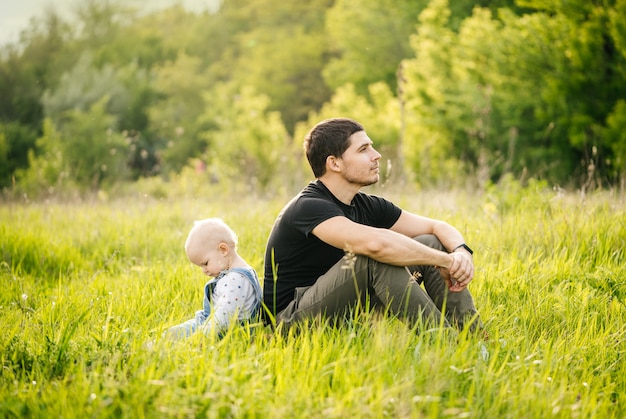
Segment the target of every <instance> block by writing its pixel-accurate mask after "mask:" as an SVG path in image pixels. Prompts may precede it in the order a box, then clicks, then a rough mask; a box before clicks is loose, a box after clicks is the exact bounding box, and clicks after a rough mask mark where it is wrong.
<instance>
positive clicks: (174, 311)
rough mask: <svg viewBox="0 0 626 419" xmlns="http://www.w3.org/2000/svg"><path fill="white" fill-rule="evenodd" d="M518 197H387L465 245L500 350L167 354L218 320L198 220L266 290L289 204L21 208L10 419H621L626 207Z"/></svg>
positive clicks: (6, 277) (390, 343)
mask: <svg viewBox="0 0 626 419" xmlns="http://www.w3.org/2000/svg"><path fill="white" fill-rule="evenodd" d="M513 189H514V188H506V187H504V188H500V189H496V188H493V189H491V190H489V191H487V192H486V193H483V194H467V193H463V192H459V193H450V192H448V193H445V194H444V193H426V192H422V193H419V194H404V195H401V194H396V195H395V196H390V197H391V198H393V199H394V200H395V201H396V202H398V203H400V204H401V205H402V206H403V207H404V208H406V209H409V210H413V211H415V212H418V213H420V214H424V215H427V216H433V217H436V218H443V219H446V220H448V221H449V222H451V223H452V224H454V225H456V226H457V227H459V229H460V230H462V232H463V233H464V234H465V236H466V238H467V240H468V242H469V244H470V245H471V246H472V247H473V248H474V250H475V262H476V266H477V274H476V277H475V280H474V281H473V282H472V284H471V286H470V289H471V290H472V293H473V294H474V296H475V299H476V304H477V307H478V309H479V310H480V312H481V315H482V318H483V321H484V323H485V326H486V330H487V332H488V334H489V338H488V340H485V339H483V336H480V335H478V336H475V335H468V334H467V333H466V332H465V331H462V332H460V333H459V334H458V335H456V334H453V333H450V332H449V331H446V330H442V329H434V330H428V331H424V332H422V333H416V332H415V330H410V329H409V328H408V327H407V326H406V325H405V324H404V323H402V322H401V321H398V320H396V319H392V318H388V317H383V316H380V315H373V314H363V313H362V314H360V315H358V316H355V318H354V319H353V320H352V321H351V322H349V323H347V324H345V325H344V326H342V327H340V328H332V327H329V326H328V325H326V324H325V323H324V322H321V323H320V322H317V323H314V324H310V325H307V327H302V328H300V329H299V330H297V331H290V333H287V334H279V333H273V332H272V331H271V330H270V329H269V328H262V327H258V326H257V327H255V326H252V327H245V328H244V327H238V328H233V329H232V330H230V331H229V332H228V333H227V335H226V337H225V338H224V339H222V340H220V341H215V340H211V339H210V338H205V337H203V336H194V337H192V338H191V339H189V340H187V341H183V342H179V343H174V344H172V343H168V342H165V341H162V340H161V339H160V333H161V331H162V330H163V329H164V328H166V327H167V326H169V325H171V324H176V323H178V322H180V321H182V320H186V319H188V318H190V317H192V316H193V313H194V312H195V310H197V309H199V308H200V307H201V304H202V302H201V301H202V300H201V299H202V296H201V292H202V285H203V284H204V282H205V278H204V277H203V276H202V275H201V273H200V272H199V271H198V270H197V269H194V267H192V266H191V265H190V263H189V262H188V261H187V260H186V258H185V255H184V252H183V249H182V246H183V242H184V239H185V237H186V234H187V232H188V230H189V228H190V226H191V223H192V222H193V220H195V219H199V218H204V217H209V216H219V217H222V218H224V219H225V221H226V222H227V223H229V224H230V225H231V226H232V227H233V228H234V229H235V231H236V232H237V233H238V234H239V237H240V253H241V254H242V255H243V257H244V258H245V259H247V260H248V261H249V262H250V263H251V264H252V265H253V266H254V267H255V268H256V269H257V270H258V271H259V272H260V273H262V264H263V250H264V245H265V240H266V238H267V235H268V233H269V229H270V227H271V224H272V222H273V220H274V217H275V216H276V214H277V212H278V211H279V209H280V208H281V206H282V205H283V203H284V202H285V200H286V198H284V197H283V198H274V199H272V200H269V201H263V200H254V199H253V198H251V197H250V198H244V199H239V200H229V199H225V198H223V197H219V196H215V195H214V196H207V198H198V199H181V200H173V199H170V200H168V199H161V200H157V199H151V198H148V197H141V198H133V199H131V198H126V199H121V200H117V201H111V202H77V203H72V204H64V203H54V202H53V203H24V204H4V205H3V206H1V207H0V254H1V256H2V259H1V261H0V264H1V266H0V286H1V287H2V293H0V328H1V330H2V333H1V334H0V359H1V362H2V370H1V372H0V417H8V418H10V417H46V418H47V417H81V418H85V417H98V418H100V417H133V418H134V417H139V418H141V417H148V418H156V417H159V418H160V417H262V418H266V417H271V418H282V417H286V418H292V417H323V418H347V417H373V418H378V417H418V418H421V417H427V418H439V417H472V418H473V417H477V418H507V417H509V418H518V417H528V418H544V417H555V418H570V417H580V418H591V417H594V418H595V417H598V418H600V417H601V418H606V417H608V418H621V417H624V416H625V415H626V406H625V403H626V396H625V394H626V385H625V383H626V379H625V377H626V361H625V359H626V308H625V306H624V304H625V302H626V282H625V281H624V278H626V257H625V256H626V254H625V253H626V250H625V249H626V210H625V208H626V205H625V204H626V202H625V201H626V199H625V197H624V196H623V195H616V194H613V193H609V192H602V193H597V194H594V195H587V196H585V197H583V196H580V195H575V194H562V193H559V192H555V191H550V190H544V189H541V188H539V187H537V188H533V187H530V188H527V189H517V190H513ZM379 192H380V191H379Z"/></svg>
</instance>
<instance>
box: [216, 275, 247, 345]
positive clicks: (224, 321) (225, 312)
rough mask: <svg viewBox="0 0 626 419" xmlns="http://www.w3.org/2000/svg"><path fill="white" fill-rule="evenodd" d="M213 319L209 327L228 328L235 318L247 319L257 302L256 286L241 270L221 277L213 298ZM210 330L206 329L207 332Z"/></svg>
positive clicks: (219, 329) (220, 329) (218, 329)
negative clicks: (254, 286)
mask: <svg viewBox="0 0 626 419" xmlns="http://www.w3.org/2000/svg"><path fill="white" fill-rule="evenodd" d="M211 302H212V307H211V317H212V318H211V319H210V320H211V321H210V322H208V324H207V327H212V326H214V327H216V328H217V330H216V332H219V331H222V330H224V329H226V328H228V326H229V323H230V322H231V320H233V319H237V320H245V319H247V318H249V317H250V312H251V311H252V308H253V307H254V304H255V297H254V288H253V287H252V284H250V280H249V279H248V278H246V276H245V275H244V274H241V273H239V272H228V273H227V274H226V275H224V276H223V277H221V278H220V279H219V281H218V282H217V284H216V285H215V288H214V289H213V296H212V299H211ZM208 331H209V330H205V333H207V332H208Z"/></svg>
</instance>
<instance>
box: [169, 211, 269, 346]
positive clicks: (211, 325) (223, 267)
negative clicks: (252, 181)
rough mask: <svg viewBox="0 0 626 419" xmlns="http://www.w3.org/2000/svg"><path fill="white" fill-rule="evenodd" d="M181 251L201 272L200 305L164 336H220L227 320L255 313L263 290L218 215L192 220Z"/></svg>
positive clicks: (252, 315) (233, 234)
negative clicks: (192, 315) (203, 282)
mask: <svg viewBox="0 0 626 419" xmlns="http://www.w3.org/2000/svg"><path fill="white" fill-rule="evenodd" d="M185 252H186V253H187V257H188V258H189V260H190V261H191V263H193V264H194V265H197V266H199V267H200V268H201V269H202V272H203V273H204V274H205V275H208V276H210V277H213V279H211V280H209V281H208V282H207V283H206V285H205V286H204V304H203V308H202V310H198V311H197V312H196V316H195V318H193V319H190V320H188V321H186V322H184V323H182V324H179V325H177V326H174V327H171V328H169V329H168V330H167V331H166V332H165V336H166V337H168V338H171V339H180V338H184V337H188V336H190V335H191V334H192V333H194V332H196V331H197V330H202V331H203V332H204V333H205V334H206V335H208V334H211V333H215V334H216V335H217V336H219V335H221V333H223V332H224V331H225V330H226V329H228V326H229V324H230V322H231V321H235V320H236V321H243V320H249V319H250V318H252V317H254V316H256V315H257V313H258V311H259V309H260V305H261V300H262V298H263V293H262V291H261V286H260V282H259V279H258V277H257V274H256V272H255V270H254V269H253V268H251V267H250V265H248V264H247V263H246V261H245V260H243V259H242V258H241V256H239V254H238V253H237V236H236V234H235V233H234V232H233V230H231V229H230V227H228V225H226V224H225V223H224V221H222V220H221V219H219V218H207V219H205V220H200V221H196V222H195V223H194V226H193V228H192V229H191V231H190V232H189V236H188V237H187V241H186V242H185Z"/></svg>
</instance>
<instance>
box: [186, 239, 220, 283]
mask: <svg viewBox="0 0 626 419" xmlns="http://www.w3.org/2000/svg"><path fill="white" fill-rule="evenodd" d="M224 246H225V245H224V243H219V244H217V243H215V244H211V245H208V244H207V242H203V241H200V240H196V241H193V242H192V243H191V244H190V246H189V247H188V249H187V257H188V258H189V260H190V261H191V263H193V264H194V265H196V266H199V267H200V268H201V269H202V272H203V273H204V274H205V275H208V276H212V277H215V276H217V275H219V273H220V272H221V271H223V270H224V269H227V267H228V260H227V255H228V247H227V246H226V247H225V248H224Z"/></svg>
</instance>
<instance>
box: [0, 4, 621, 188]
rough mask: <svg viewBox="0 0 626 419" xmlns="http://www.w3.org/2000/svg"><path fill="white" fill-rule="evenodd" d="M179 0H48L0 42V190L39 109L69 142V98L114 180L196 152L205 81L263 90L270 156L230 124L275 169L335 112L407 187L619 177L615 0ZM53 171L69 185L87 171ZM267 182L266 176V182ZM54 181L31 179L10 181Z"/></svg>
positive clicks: (207, 89) (202, 129)
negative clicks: (61, 1)
mask: <svg viewBox="0 0 626 419" xmlns="http://www.w3.org/2000/svg"><path fill="white" fill-rule="evenodd" d="M218 3H219V4H218ZM185 4H186V3H185V2H181V3H177V4H175V5H172V6H171V7H169V8H167V9H163V8H159V7H158V6H156V5H152V4H151V5H150V6H149V7H148V6H147V3H145V4H144V3H142V2H139V1H131V2H130V3H129V2H123V1H120V0H107V1H104V2H102V1H94V0H89V1H85V2H81V3H80V4H76V5H75V10H74V11H75V19H74V20H73V21H64V20H63V18H62V17H61V16H60V15H59V14H57V13H56V12H55V11H54V9H53V8H50V9H48V10H47V11H46V12H45V13H44V14H43V15H42V16H41V17H36V18H35V19H33V20H32V21H31V23H30V26H29V27H28V28H26V29H25V30H24V31H23V32H22V34H21V38H20V41H19V42H17V43H15V44H14V45H7V46H6V47H3V49H2V51H0V75H1V77H0V96H1V97H2V98H3V100H2V101H1V102H0V124H2V127H3V130H4V138H5V139H4V146H3V147H4V148H3V149H4V151H3V153H4V154H3V155H2V157H0V159H3V161H6V164H5V165H3V168H2V170H3V172H2V173H0V186H2V187H4V188H5V191H6V190H8V189H7V188H6V187H7V186H9V185H11V186H12V182H13V178H14V177H15V178H19V176H15V175H16V174H17V173H23V172H24V171H25V170H26V169H28V168H27V166H28V165H29V162H30V161H36V159H35V158H33V159H31V160H29V159H28V158H27V156H28V154H29V151H30V152H31V153H32V155H33V156H41V155H44V154H45V153H46V151H45V150H44V149H40V148H39V146H41V145H42V143H41V142H40V143H39V145H37V144H36V143H35V139H36V138H37V137H42V138H43V137H45V136H46V135H48V134H44V118H46V117H48V118H51V120H52V123H53V124H54V125H55V127H56V128H57V129H58V131H59V136H60V138H63V139H64V140H63V141H64V143H65V144H68V145H69V144H72V145H76V142H74V141H73V140H72V141H68V140H67V138H68V136H69V133H68V132H66V131H67V130H68V129H69V128H67V126H66V123H67V122H68V121H67V120H66V119H70V120H71V124H74V125H76V124H77V121H76V120H75V117H74V116H75V115H76V114H75V112H76V111H79V112H82V113H84V114H86V113H89V112H91V109H92V107H93V106H94V105H95V104H96V103H98V101H100V100H102V99H103V97H105V96H107V97H108V102H107V103H106V104H105V105H104V110H105V113H106V114H107V115H109V116H110V117H112V118H113V119H112V124H111V129H112V134H113V135H114V136H117V137H119V138H121V137H124V138H125V139H126V141H127V143H128V150H127V152H126V154H125V156H124V159H123V160H124V161H125V162H126V163H125V167H123V168H122V167H121V166H117V167H118V168H119V170H120V176H118V178H125V179H133V180H135V179H137V178H141V177H146V176H154V175H160V176H163V177H164V178H168V177H170V176H176V175H177V174H178V173H179V172H180V171H181V170H183V169H184V168H186V167H187V166H188V165H189V162H190V160H194V159H204V160H206V158H207V157H209V156H210V157H211V159H214V154H213V153H214V152H215V151H216V149H215V148H211V145H210V144H209V142H208V141H207V137H206V136H205V133H206V132H211V135H217V136H218V137H224V138H227V137H228V135H229V134H228V133H218V132H217V131H218V130H219V129H222V128H223V127H226V126H228V124H222V125H220V124H218V123H216V122H215V121H214V120H212V119H211V117H206V116H207V115H209V114H211V113H212V112H214V111H212V110H210V109H207V108H209V107H210V106H212V105H211V102H210V101H209V102H207V101H206V99H205V97H206V95H207V94H213V92H216V91H217V90H218V89H219V88H218V87H217V86H220V85H228V86H232V87H230V88H229V89H234V91H238V90H243V89H248V88H251V89H253V90H254V92H255V93H254V95H258V96H263V97H265V98H266V99H267V101H268V102H267V104H266V105H264V113H265V114H266V115H269V114H271V115H273V116H272V117H271V118H278V119H280V124H282V126H283V127H284V129H285V130H286V133H287V134H286V135H287V136H292V138H291V139H287V140H285V144H287V145H286V148H285V154H284V158H283V159H275V158H273V157H272V158H270V159H269V160H265V159H263V158H261V156H263V155H264V153H260V152H258V150H257V151H254V150H255V148H256V149H260V148H262V147H264V144H263V141H265V139H261V137H260V136H259V134H260V133H261V131H255V130H249V131H248V132H242V133H240V134H239V135H250V136H249V137H248V138H246V139H245V141H243V140H242V143H246V144H247V146H251V144H252V143H253V142H257V143H258V144H256V145H255V146H254V147H250V149H251V152H250V153H249V155H248V156H247V157H246V159H248V160H247V163H249V164H250V167H261V166H264V165H266V164H268V162H270V161H271V162H274V163H272V164H277V165H279V166H280V167H277V168H274V169H272V170H270V169H267V170H265V172H267V173H279V172H280V171H281V170H282V168H284V167H288V169H289V170H290V171H292V169H294V167H295V171H294V172H297V173H298V178H299V179H301V175H304V176H308V175H305V174H304V173H305V172H306V165H305V164H302V155H301V152H300V151H299V143H300V141H301V136H302V132H303V131H305V130H306V129H308V128H310V127H311V125H312V124H314V123H315V122H317V120H314V118H315V116H317V115H324V116H337V114H331V112H339V111H341V112H342V113H343V114H344V115H346V114H351V115H362V116H361V118H364V119H362V122H363V123H364V124H365V125H366V127H367V129H368V132H370V134H372V136H373V137H375V140H376V141H377V143H378V144H379V145H380V146H381V147H382V148H383V149H382V151H383V153H384V155H385V156H387V157H388V158H389V161H390V162H391V165H392V167H395V168H396V170H395V173H396V174H397V175H401V176H399V177H400V178H402V179H407V180H409V181H410V182H413V183H415V184H416V185H417V186H426V185H433V184H458V183H463V182H467V183H470V184H478V185H479V186H480V187H483V186H485V185H487V184H489V183H490V182H497V181H498V179H499V178H501V177H502V176H504V175H506V174H508V173H510V174H513V176H514V177H516V178H518V179H522V180H525V179H527V178H541V179H546V180H548V181H549V182H550V183H552V184H559V185H564V186H566V187H580V188H582V189H584V190H585V191H588V190H590V189H593V188H597V187H605V186H614V185H620V184H622V183H623V177H624V163H623V158H622V155H623V147H622V146H621V145H620V144H621V140H620V138H621V136H620V133H619V130H620V129H621V128H620V127H621V125H620V118H621V116H620V115H621V108H622V106H621V105H620V101H622V100H623V98H624V97H626V48H625V46H626V41H625V40H626V26H625V25H624V23H623V22H624V21H625V16H626V2H625V1H624V0H617V1H612V2H585V1H583V0H576V1H568V2H563V1H556V0H554V1H552V0H551V1H545V2H541V1H535V0H524V1H514V0H481V1H471V0H458V1H454V2H450V1H445V0H433V1H425V0H402V1H395V2H390V1H382V2H381V1H372V0H358V1H352V2H347V1H329V0H315V1H310V2H305V3H293V2H291V3H290V2H287V3H285V2H283V1H278V0H254V1H244V0H228V1H224V2H213V3H211V4H212V5H213V6H214V7H213V8H212V10H211V11H207V12H203V13H194V12H192V11H189V10H187V9H185ZM346 86H351V87H350V89H353V91H354V92H353V93H351V92H348V90H346V89H347V88H346ZM217 96H218V97H219V95H217ZM341 97H343V98H342V99H341V100H342V101H344V103H343V104H342V105H341V107H337V104H338V98H341ZM350 100H354V101H355V102H354V103H352V104H351V103H349V101H350ZM364 103H365V104H367V105H366V106H365V105H364ZM389 104H391V105H389ZM220 106H225V107H229V106H231V103H230V102H220ZM351 106H352V107H353V108H354V109H351ZM365 107H368V108H369V109H368V110H367V111H366V112H363V111H362V109H361V108H363V109H365ZM231 111H232V112H237V110H231ZM223 112H224V113H228V112H229V111H228V110H224V111H223ZM70 115H74V116H70ZM72 118H74V119H72ZM304 123H306V124H307V126H306V128H303V124H304ZM272 124H274V123H273V122H272ZM276 125H278V124H276ZM219 127H222V128H219ZM281 129H282V128H279V129H278V130H281ZM274 131H275V129H274V128H271V127H270V128H269V129H268V133H271V132H274ZM47 132H48V133H49V132H50V130H49V129H48V130H47ZM75 133H76V131H75V130H74V131H73V132H72V134H71V135H75ZM269 135H273V134H269ZM281 135H282V134H281ZM85 138H91V137H90V136H87V137H85ZM268 142H270V143H272V144H273V143H274V139H269V140H268ZM77 147H78V148H77V150H76V151H73V152H72V151H69V150H68V149H67V148H66V149H64V150H63V153H64V154H66V155H76V154H80V153H82V151H81V150H82V149H81V147H79V146H77ZM57 149H59V150H60V149H61V147H60V146H59V147H57ZM269 154H271V153H269ZM228 156H229V157H228V158H235V159H239V158H240V156H239V155H238V153H230V154H228ZM118 157H120V160H122V159H121V156H118ZM225 158H226V157H225V156H222V157H221V160H222V162H223V163H224V165H226V166H229V167H234V168H236V167H238V166H239V165H240V164H241V161H231V162H225V161H224V160H225ZM252 160H254V162H253V163H251V161H252ZM286 162H289V164H288V165H287V166H286V164H287V163H286ZM38 163H39V164H43V163H42V162H38ZM92 163H93V161H92V162H90V163H89V164H92ZM207 163H209V164H212V163H210V162H207ZM37 170H39V169H37ZM37 170H36V171H37ZM220 170H221V169H220ZM60 171H61V172H64V173H65V174H66V175H67V177H66V178H64V180H63V182H62V183H63V184H65V185H68V186H69V185H70V184H71V185H72V186H74V185H76V186H79V185H80V190H82V191H84V190H89V189H92V188H94V187H99V186H96V185H98V184H99V182H100V181H99V180H97V179H96V178H102V176H103V175H102V174H100V175H98V176H96V178H94V177H93V176H86V175H85V174H84V173H80V172H82V169H80V170H78V171H76V170H74V171H72V170H69V168H65V167H64V168H62V169H60ZM79 173H80V174H79ZM267 173H265V174H262V175H261V176H266V175H267ZM76 175H78V176H79V178H74V176H76ZM92 175H93V173H92ZM230 178H231V179H233V177H232V176H231V177H230ZM282 178H283V177H282V176H278V177H276V176H275V177H274V178H273V179H276V185H271V186H273V187H274V188H276V189H280V188H283V187H284V185H283V182H282ZM295 180H296V179H294V181H295ZM55 182H56V183H57V184H58V181H57V180H54V181H53V182H50V181H48V182H47V183H46V182H38V181H35V179H34V178H32V179H31V180H30V183H29V184H28V185H24V189H28V188H30V189H31V190H32V187H33V186H35V185H38V184H41V186H44V187H46V186H51V185H52V184H53V183H55ZM272 182H273V180H272V181H267V180H263V181H262V182H260V184H263V185H266V186H265V188H266V189H267V185H269V184H271V183H272ZM17 186H19V185H17ZM57 187H58V185H57ZM17 189H19V188H12V189H11V191H12V192H16V191H17ZM32 192H34V191H32ZM79 193H80V191H79Z"/></svg>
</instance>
